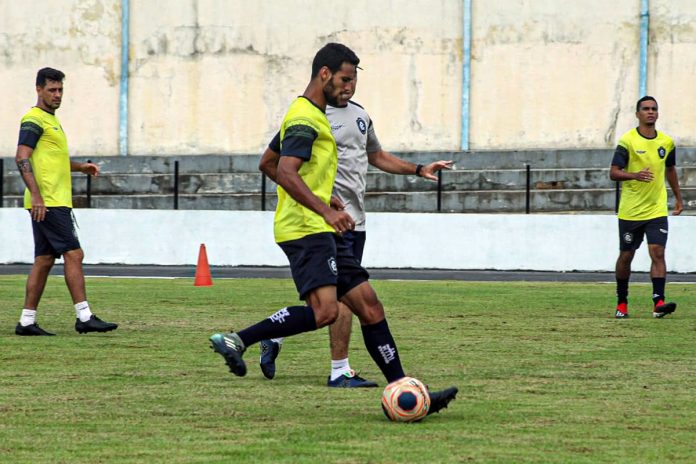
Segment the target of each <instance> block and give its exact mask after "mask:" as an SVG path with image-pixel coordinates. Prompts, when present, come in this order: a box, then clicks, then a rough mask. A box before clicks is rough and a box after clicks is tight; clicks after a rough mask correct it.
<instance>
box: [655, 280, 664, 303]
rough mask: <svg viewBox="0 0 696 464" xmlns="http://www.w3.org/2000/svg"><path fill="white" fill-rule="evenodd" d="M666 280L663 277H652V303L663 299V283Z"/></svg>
mask: <svg viewBox="0 0 696 464" xmlns="http://www.w3.org/2000/svg"><path fill="white" fill-rule="evenodd" d="M666 281H667V279H666V278H665V277H653V278H652V284H653V303H657V302H658V301H660V300H664V299H665V282H666Z"/></svg>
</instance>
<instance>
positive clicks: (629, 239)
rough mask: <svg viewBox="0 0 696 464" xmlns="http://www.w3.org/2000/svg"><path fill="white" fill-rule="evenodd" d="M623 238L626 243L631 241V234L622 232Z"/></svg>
mask: <svg viewBox="0 0 696 464" xmlns="http://www.w3.org/2000/svg"><path fill="white" fill-rule="evenodd" d="M623 240H624V242H626V243H633V234H632V233H630V232H626V233H625V234H623Z"/></svg>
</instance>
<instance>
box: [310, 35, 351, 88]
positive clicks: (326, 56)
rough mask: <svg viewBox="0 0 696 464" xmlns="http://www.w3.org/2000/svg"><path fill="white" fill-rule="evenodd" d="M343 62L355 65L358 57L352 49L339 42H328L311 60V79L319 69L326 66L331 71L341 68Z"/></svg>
mask: <svg viewBox="0 0 696 464" xmlns="http://www.w3.org/2000/svg"><path fill="white" fill-rule="evenodd" d="M345 62H348V63H350V64H353V65H355V66H356V67H357V66H358V64H360V58H358V55H356V54H355V53H354V52H353V50H351V49H350V48H348V47H346V46H345V45H343V44H340V43H334V42H332V43H328V44H326V45H324V46H323V47H322V48H321V50H319V51H318V52H317V54H316V55H314V60H313V61H312V79H313V78H315V77H316V76H317V74H319V70H320V69H321V68H323V67H324V66H326V67H327V68H329V70H331V72H332V73H334V72H336V71H338V70H339V69H341V65H342V64H343V63H345Z"/></svg>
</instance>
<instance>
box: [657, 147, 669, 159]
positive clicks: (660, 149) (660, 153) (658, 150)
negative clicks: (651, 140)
mask: <svg viewBox="0 0 696 464" xmlns="http://www.w3.org/2000/svg"><path fill="white" fill-rule="evenodd" d="M657 154H658V155H660V158H664V157H665V155H666V154H667V150H665V149H664V147H660V148H658V149H657Z"/></svg>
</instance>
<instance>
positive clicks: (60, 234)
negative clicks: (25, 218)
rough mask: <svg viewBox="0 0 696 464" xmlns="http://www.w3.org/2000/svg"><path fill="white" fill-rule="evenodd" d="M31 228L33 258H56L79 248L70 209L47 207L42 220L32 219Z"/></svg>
mask: <svg viewBox="0 0 696 464" xmlns="http://www.w3.org/2000/svg"><path fill="white" fill-rule="evenodd" d="M31 228H32V230H33V232H34V257H36V256H46V255H51V256H53V257H55V258H58V257H60V256H61V255H63V253H65V252H67V251H70V250H76V249H78V248H80V241H79V240H78V238H77V232H76V231H75V223H74V222H73V216H72V209H70V208H67V207H62V206H60V207H57V206H49V207H48V208H46V217H45V218H44V220H43V221H41V222H36V221H34V220H33V219H32V221H31Z"/></svg>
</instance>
